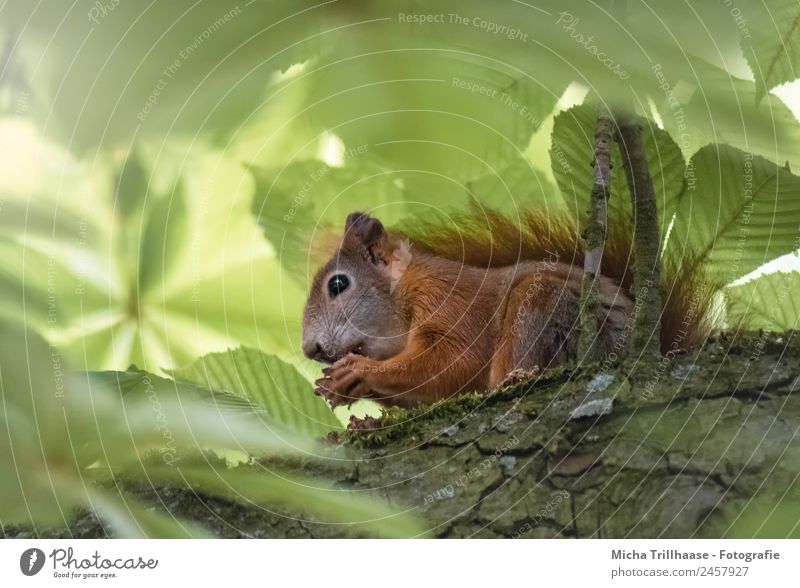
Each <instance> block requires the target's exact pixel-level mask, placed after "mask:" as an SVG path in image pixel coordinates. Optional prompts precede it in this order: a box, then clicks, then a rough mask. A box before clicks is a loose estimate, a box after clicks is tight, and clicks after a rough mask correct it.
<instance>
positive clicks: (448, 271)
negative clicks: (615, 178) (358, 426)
mask: <svg viewBox="0 0 800 588" xmlns="http://www.w3.org/2000/svg"><path fill="white" fill-rule="evenodd" d="M458 225H459V226H458V228H455V229H444V228H442V227H424V228H422V229H419V230H418V231H417V234H416V235H409V234H406V233H402V232H400V231H389V230H386V229H385V228H384V226H383V224H382V223H381V222H380V221H379V220H378V219H376V218H374V217H372V216H370V215H368V214H365V213H361V212H354V213H352V214H350V215H349V216H348V217H347V220H346V223H345V230H344V235H343V237H342V238H341V241H340V243H339V246H338V249H337V251H336V252H335V253H334V254H333V256H332V257H331V259H330V260H329V261H328V262H327V263H326V264H325V265H324V266H323V267H322V268H321V269H320V270H319V271H318V272H317V274H316V276H315V277H314V280H313V283H312V285H311V290H310V294H309V296H308V301H307V302H306V306H305V312H304V316H303V338H302V346H303V353H304V354H305V355H306V356H307V357H309V358H311V359H314V360H317V361H320V362H323V363H327V364H331V365H330V367H328V368H326V369H324V370H323V373H324V377H323V378H321V379H320V380H317V382H316V386H317V390H316V393H317V394H320V395H322V396H324V397H325V398H326V399H327V400H328V401H329V402H330V404H331V406H332V407H335V406H338V405H340V404H348V403H351V402H353V401H354V400H356V399H359V398H369V399H373V400H376V401H377V402H379V403H380V404H382V405H384V406H401V407H413V406H417V405H419V404H428V403H432V402H436V401H438V400H442V399H444V398H448V397H451V396H453V395H456V394H459V393H462V392H469V391H481V390H490V389H493V388H497V387H498V386H501V385H502V384H503V383H505V382H507V381H509V380H513V379H514V378H516V377H519V375H520V374H522V375H534V374H536V373H538V372H539V371H540V370H544V369H546V368H548V367H551V366H554V365H557V364H559V363H562V362H564V361H566V360H568V359H571V358H574V357H575V355H576V341H577V336H578V335H577V333H578V328H577V326H578V322H579V316H578V315H579V311H580V309H579V300H580V291H581V283H582V277H583V269H582V252H581V251H580V238H579V236H578V235H577V233H576V230H575V229H573V228H571V225H570V224H568V223H562V224H561V225H557V226H555V227H553V226H552V225H550V226H548V225H549V223H547V222H546V221H545V220H544V219H541V218H536V217H535V216H533V215H528V216H526V217H525V218H523V219H522V222H521V223H515V222H513V221H511V220H510V219H508V218H506V217H504V216H502V215H500V214H497V213H485V212H484V213H482V214H481V216H480V217H472V218H468V217H465V218H464V219H461V221H460V222H459V223H458ZM627 245H629V240H628V241H626V240H625V239H624V238H622V239H620V238H618V237H617V238H616V239H614V238H613V236H612V237H611V238H610V241H609V244H608V245H607V247H606V252H605V255H604V260H603V274H604V275H603V276H600V277H599V293H600V304H599V305H598V307H599V310H598V315H597V321H598V323H597V324H598V329H599V344H600V346H601V348H602V350H603V351H605V352H610V351H611V350H612V349H614V348H615V346H616V347H617V348H619V347H620V346H621V345H622V344H624V341H623V340H622V339H623V338H624V335H623V333H624V331H625V328H626V325H627V321H628V318H629V317H630V315H631V312H632V311H633V308H634V302H633V299H632V297H631V296H630V294H629V293H628V287H629V286H630V281H631V279H630V275H629V271H628V268H629V266H630V253H629V252H630V248H629V247H627ZM626 249H627V250H626ZM679 294H681V295H682V294H683V292H679ZM671 298H676V297H671ZM671 298H670V299H671ZM677 298H680V300H677V305H678V306H681V305H682V304H683V306H685V301H683V300H682V296H678V297H677ZM669 304H670V302H669V299H668V302H667V305H668V306H669ZM673 306H675V300H673ZM680 310H681V309H677V310H676V309H672V314H676V312H678V311H680ZM702 319H703V317H702V316H700V315H698V316H696V317H693V319H692V322H693V324H692V329H693V333H698V332H699V331H700V329H699V328H698V326H699V324H700V323H701V322H702Z"/></svg>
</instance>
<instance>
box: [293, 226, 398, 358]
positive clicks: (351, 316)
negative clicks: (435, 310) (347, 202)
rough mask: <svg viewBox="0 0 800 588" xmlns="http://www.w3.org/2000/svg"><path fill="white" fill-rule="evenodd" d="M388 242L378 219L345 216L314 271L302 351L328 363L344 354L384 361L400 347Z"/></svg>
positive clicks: (305, 316)
mask: <svg viewBox="0 0 800 588" xmlns="http://www.w3.org/2000/svg"><path fill="white" fill-rule="evenodd" d="M392 255H393V254H392V245H391V244H390V239H389V235H388V234H387V232H386V230H385V229H384V228H383V225H382V224H381V222H380V221H379V220H378V219H376V218H373V217H371V216H370V215H368V214H366V213H363V212H354V213H352V214H350V215H348V217H347V221H346V223H345V227H344V237H343V238H342V242H341V245H340V247H339V249H338V250H337V251H336V253H334V255H333V257H332V258H331V259H330V261H328V263H326V264H325V265H324V266H323V267H322V268H320V270H319V271H318V272H317V275H316V276H315V277H314V282H313V283H312V285H311V291H310V293H309V295H308V301H307V302H306V307H305V311H304V313H303V353H304V354H305V355H306V357H309V358H310V359H314V360H316V361H321V362H325V363H333V362H334V361H336V360H337V359H340V358H341V357H344V356H345V355H347V354H348V353H358V354H359V355H364V356H366V357H371V358H373V359H387V358H389V357H392V356H393V355H396V354H397V353H399V352H400V351H401V350H402V349H403V347H404V346H405V332H404V329H403V327H402V325H401V321H400V319H399V315H398V312H397V304H396V303H393V299H392V290H393V288H392V280H393V279H396V278H393V277H392V276H391V263H392Z"/></svg>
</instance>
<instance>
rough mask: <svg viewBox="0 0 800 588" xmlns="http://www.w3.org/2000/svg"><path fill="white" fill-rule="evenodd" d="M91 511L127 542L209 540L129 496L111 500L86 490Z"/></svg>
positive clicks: (190, 526)
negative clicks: (127, 540)
mask: <svg viewBox="0 0 800 588" xmlns="http://www.w3.org/2000/svg"><path fill="white" fill-rule="evenodd" d="M87 493H88V496H89V501H90V503H91V506H92V510H94V512H96V513H97V515H98V516H99V517H100V519H101V520H103V521H105V522H107V523H108V524H109V527H110V530H111V533H112V535H114V536H117V537H126V538H129V539H148V538H150V539H210V538H212V537H213V536H212V535H211V533H209V532H208V531H207V530H206V529H204V528H202V527H200V526H198V525H196V524H194V523H191V522H188V521H181V520H178V519H176V518H175V517H174V516H172V515H171V514H161V513H159V512H157V511H156V510H154V509H152V508H148V507H146V506H144V505H143V504H141V503H140V502H139V501H138V500H135V499H133V498H131V497H130V496H124V495H120V496H115V495H114V494H112V492H111V491H102V490H97V489H95V488H94V487H93V486H88V487H87Z"/></svg>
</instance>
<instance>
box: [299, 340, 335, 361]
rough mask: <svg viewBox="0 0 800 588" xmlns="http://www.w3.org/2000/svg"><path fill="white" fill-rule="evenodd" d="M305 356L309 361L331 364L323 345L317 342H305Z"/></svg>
mask: <svg viewBox="0 0 800 588" xmlns="http://www.w3.org/2000/svg"><path fill="white" fill-rule="evenodd" d="M303 354H304V355H305V356H306V357H307V358H308V359H313V360H314V361H320V362H323V363H330V361H329V360H328V358H327V357H326V355H325V352H324V351H323V350H322V345H320V344H319V343H318V342H317V341H307V342H304V343H303Z"/></svg>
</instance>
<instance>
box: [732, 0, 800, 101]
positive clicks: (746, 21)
mask: <svg viewBox="0 0 800 588" xmlns="http://www.w3.org/2000/svg"><path fill="white" fill-rule="evenodd" d="M741 10H742V14H741V15H740V16H739V22H740V23H741V26H742V27H744V29H745V30H744V31H742V51H744V54H745V57H746V58H747V62H748V63H749V64H750V69H751V70H752V71H753V76H754V77H755V79H756V100H757V101H761V100H762V99H763V98H764V96H765V94H766V93H767V92H769V90H771V89H772V88H774V87H776V86H780V85H781V84H784V83H786V82H791V81H792V80H795V79H797V78H798V76H800V3H798V2H796V0H762V1H759V2H747V3H745V4H744V5H743V7H742V9H741Z"/></svg>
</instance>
